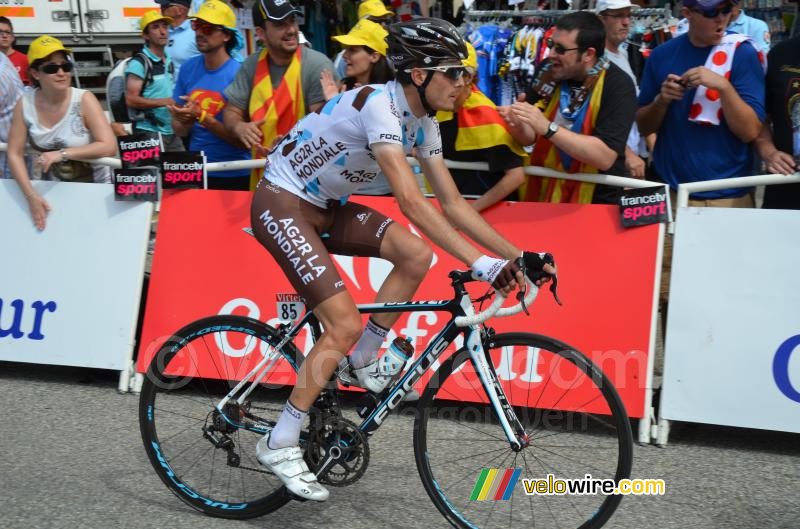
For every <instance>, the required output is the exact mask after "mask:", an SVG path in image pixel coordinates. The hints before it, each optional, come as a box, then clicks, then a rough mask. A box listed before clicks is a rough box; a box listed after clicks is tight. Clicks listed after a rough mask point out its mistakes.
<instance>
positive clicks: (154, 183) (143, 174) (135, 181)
mask: <svg viewBox="0 0 800 529" xmlns="http://www.w3.org/2000/svg"><path fill="white" fill-rule="evenodd" d="M114 199H115V200H128V201H139V202H142V201H150V202H155V201H157V200H158V169H156V168H153V167H146V168H142V169H114Z"/></svg>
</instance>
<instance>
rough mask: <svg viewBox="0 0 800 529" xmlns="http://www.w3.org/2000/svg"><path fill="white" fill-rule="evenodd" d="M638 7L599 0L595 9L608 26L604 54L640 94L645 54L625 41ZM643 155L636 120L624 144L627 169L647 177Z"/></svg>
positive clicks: (626, 1)
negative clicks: (632, 15)
mask: <svg viewBox="0 0 800 529" xmlns="http://www.w3.org/2000/svg"><path fill="white" fill-rule="evenodd" d="M635 7H637V6H635V5H633V4H631V2H630V0H598V2H597V8H596V11H597V14H598V15H600V19H601V20H602V21H603V26H604V27H605V30H606V51H605V56H606V57H607V58H608V59H609V60H610V61H611V62H613V63H614V64H616V65H617V66H619V67H620V68H621V69H622V71H624V72H625V73H626V74H628V76H630V78H631V80H632V81H633V84H634V85H635V86H636V93H637V94H638V93H639V78H640V77H641V71H642V68H641V65H642V56H641V52H640V51H639V47H638V46H636V45H635V44H631V43H629V42H626V41H627V39H628V33H629V32H630V23H631V9H633V8H635ZM634 70H636V71H634ZM637 73H638V75H637ZM642 155H644V156H646V155H647V147H646V146H645V145H644V141H642V138H641V137H640V136H639V129H638V128H637V127H636V123H634V124H633V127H632V128H631V132H630V135H629V136H628V146H627V147H626V148H625V169H626V171H627V172H628V173H629V175H628V176H631V177H633V178H644V172H645V165H646V164H645V161H644V160H643V159H642Z"/></svg>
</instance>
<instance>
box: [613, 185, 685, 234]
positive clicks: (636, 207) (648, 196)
mask: <svg viewBox="0 0 800 529" xmlns="http://www.w3.org/2000/svg"><path fill="white" fill-rule="evenodd" d="M619 209H620V216H621V217H622V225H623V226H624V227H626V228H630V227H633V226H645V225H647V224H658V223H659V222H670V221H671V217H672V209H671V208H670V205H669V188H668V187H667V186H655V187H643V188H641V189H627V190H625V191H623V192H622V193H621V194H620V198H619Z"/></svg>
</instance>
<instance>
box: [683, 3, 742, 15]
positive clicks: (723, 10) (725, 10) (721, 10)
mask: <svg viewBox="0 0 800 529" xmlns="http://www.w3.org/2000/svg"><path fill="white" fill-rule="evenodd" d="M692 11H694V12H695V13H700V14H701V15H703V16H704V17H706V18H716V17H717V16H719V15H720V14H722V15H729V14H730V13H731V11H733V5H732V4H725V5H722V6H717V7H715V8H713V9H692Z"/></svg>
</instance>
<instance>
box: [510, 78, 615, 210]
mask: <svg viewBox="0 0 800 529" xmlns="http://www.w3.org/2000/svg"><path fill="white" fill-rule="evenodd" d="M606 71H607V70H605V69H604V70H603V71H602V72H601V73H600V75H599V77H598V79H597V82H596V83H595V85H594V87H593V89H592V95H591V97H590V98H589V101H588V105H589V106H588V108H587V109H586V111H585V112H582V121H581V124H580V128H579V129H576V127H574V126H573V128H572V130H573V131H574V132H578V133H579V134H586V135H590V134H591V133H592V131H593V130H594V127H595V124H596V123H597V115H598V114H599V112H600V100H601V98H602V96H603V85H604V84H605V77H606ZM560 100H561V86H560V84H559V85H558V87H557V88H556V90H555V92H554V93H553V96H552V97H551V98H550V101H549V103H548V104H547V107H546V108H545V109H544V110H543V113H544V115H545V117H547V119H549V120H550V121H553V120H554V119H555V117H556V114H557V113H558V108H559V102H560ZM578 119H579V120H580V119H581V118H580V117H579V118H578ZM530 165H535V166H539V167H547V168H548V169H553V170H555V171H561V172H563V173H597V168H596V167H592V166H590V165H587V164H585V163H583V162H581V161H579V160H576V159H573V158H570V157H569V156H567V155H566V154H565V153H563V152H561V151H560V150H559V149H558V148H557V147H556V146H555V145H553V143H552V142H551V141H550V140H548V139H546V138H544V137H541V136H540V137H539V138H537V139H536V145H535V146H534V148H533V153H532V154H531V163H530ZM594 188H595V184H593V183H590V182H578V181H575V180H564V179H562V178H547V177H543V176H530V177H529V178H528V182H527V183H526V184H523V187H522V188H521V189H520V196H522V197H523V200H526V201H529V202H557V203H573V204H591V203H592V195H594Z"/></svg>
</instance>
